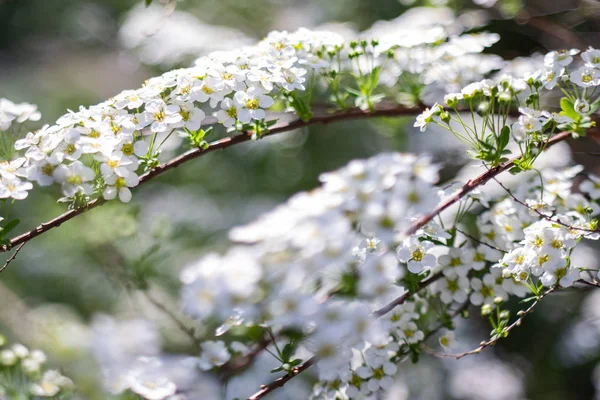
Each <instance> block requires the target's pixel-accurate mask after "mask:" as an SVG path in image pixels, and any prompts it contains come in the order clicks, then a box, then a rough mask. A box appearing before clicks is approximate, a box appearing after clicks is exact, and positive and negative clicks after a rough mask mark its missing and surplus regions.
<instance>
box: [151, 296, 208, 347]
mask: <svg viewBox="0 0 600 400" xmlns="http://www.w3.org/2000/svg"><path fill="white" fill-rule="evenodd" d="M144 295H145V296H146V298H147V299H148V301H149V302H150V303H152V305H154V307H156V308H158V309H159V310H160V311H162V312H163V313H164V314H165V315H166V316H167V317H169V319H171V321H173V323H175V325H177V327H178V328H179V329H180V330H181V331H182V332H183V333H185V334H186V335H187V336H188V337H189V338H190V340H191V341H192V342H193V343H194V344H195V345H196V346H197V347H200V343H201V341H200V339H199V338H198V337H197V336H196V332H195V330H194V328H191V327H189V326H188V325H187V324H186V323H185V322H183V321H182V320H181V318H179V316H178V315H176V314H175V313H174V312H173V311H172V310H170V309H169V308H168V307H167V306H165V305H164V304H162V303H161V302H160V301H159V300H158V299H156V298H155V297H154V296H153V295H151V294H150V293H148V291H144Z"/></svg>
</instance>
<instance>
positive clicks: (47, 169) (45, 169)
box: [42, 164, 54, 176]
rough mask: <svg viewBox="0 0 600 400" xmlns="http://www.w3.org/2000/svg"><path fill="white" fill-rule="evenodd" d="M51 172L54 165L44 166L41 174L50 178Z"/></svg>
mask: <svg viewBox="0 0 600 400" xmlns="http://www.w3.org/2000/svg"><path fill="white" fill-rule="evenodd" d="M53 172H54V165H52V164H46V165H44V166H43V167H42V173H43V174H44V175H48V176H52V173H53Z"/></svg>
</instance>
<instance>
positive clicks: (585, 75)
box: [569, 66, 600, 88]
mask: <svg viewBox="0 0 600 400" xmlns="http://www.w3.org/2000/svg"><path fill="white" fill-rule="evenodd" d="M569 78H570V79H571V82H573V83H574V84H576V85H577V86H580V87H583V88H587V87H592V86H598V85H599V84H600V77H598V76H597V70H596V69H595V68H591V67H586V66H583V67H580V68H578V69H576V70H575V71H573V72H571V74H570V75H569Z"/></svg>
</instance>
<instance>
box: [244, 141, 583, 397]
mask: <svg viewBox="0 0 600 400" xmlns="http://www.w3.org/2000/svg"><path fill="white" fill-rule="evenodd" d="M570 135H571V133H570V132H560V133H558V134H556V135H554V136H553V137H552V138H550V140H549V141H548V143H547V144H546V148H549V147H550V146H553V145H555V144H556V143H559V142H562V141H564V140H566V139H567V138H568V137H569V136H570ZM517 159H518V158H515V159H513V160H511V161H508V162H506V163H504V164H501V165H499V166H497V167H494V168H491V169H488V170H487V171H486V172H484V173H482V174H480V175H479V176H477V177H476V178H474V179H472V180H469V181H468V182H467V183H466V184H465V185H464V186H463V187H462V188H461V189H460V190H458V191H457V192H456V193H454V194H453V195H452V196H449V197H448V198H447V199H446V200H444V201H443V202H441V203H440V204H438V206H437V207H436V208H435V209H434V210H433V211H432V212H430V213H429V214H427V215H424V216H423V217H421V218H419V219H417V220H416V221H415V222H413V223H412V225H411V226H410V227H409V228H408V229H407V230H406V232H405V236H410V235H412V234H413V233H415V232H416V231H418V230H419V229H421V228H422V227H424V226H425V225H427V223H429V221H431V220H432V219H433V218H435V217H436V216H437V215H438V214H440V213H441V212H442V211H444V210H446V209H447V208H448V207H450V206H451V205H453V204H454V203H456V202H458V201H460V200H461V199H462V198H463V197H465V196H466V195H467V194H469V193H470V192H471V191H473V190H474V189H475V188H477V187H478V186H481V185H485V184H486V183H487V182H488V181H489V180H490V179H492V178H494V177H496V176H497V175H499V174H501V173H502V172H504V171H507V170H509V169H510V168H512V167H513V166H514V165H515V164H514V162H515V160H517ZM440 277H441V273H437V274H435V275H433V276H432V277H431V278H430V279H428V280H427V281H424V282H421V283H420V284H419V287H418V290H417V291H420V290H422V289H424V288H425V287H427V286H429V285H430V284H431V283H433V282H435V281H436V280H437V279H439V278H440ZM552 290H554V289H552ZM548 293H549V292H546V293H544V294H543V295H542V296H540V298H539V299H538V300H536V302H535V303H534V304H533V305H532V307H530V308H529V309H528V310H527V311H526V313H529V312H531V311H532V310H533V307H535V305H537V303H538V302H539V300H541V299H542V298H543V297H544V296H545V295H546V294H548ZM410 296H412V293H405V294H403V295H402V296H400V297H398V298H396V299H394V300H393V301H391V302H390V303H389V304H387V305H385V306H384V307H382V308H380V309H379V310H377V311H375V312H374V313H373V315H374V316H376V317H381V316H383V315H385V314H387V313H388V312H390V311H391V310H393V309H394V308H395V307H396V306H398V305H400V304H402V303H404V302H405V301H406V300H407V299H408V298H409V297H410ZM520 320H521V318H519V320H518V321H520ZM519 323H520V322H519ZM513 325H514V324H513ZM513 325H511V326H510V327H509V328H510V329H508V328H507V329H508V330H509V331H510V330H511V329H512V328H513ZM484 344H485V343H484ZM482 345H483V344H482ZM490 345H491V344H487V345H486V346H485V347H487V346H490ZM318 361H319V359H318V357H317V356H314V357H312V358H310V359H309V360H308V361H306V362H305V363H303V364H300V365H299V366H298V367H297V368H295V369H294V370H292V373H291V374H288V375H285V376H283V377H281V378H279V379H277V380H275V381H273V382H271V383H270V384H268V385H263V386H261V390H260V391H259V392H257V393H255V394H254V395H252V396H251V397H249V398H248V400H256V399H260V398H262V397H263V396H264V395H266V394H268V393H270V392H272V391H273V390H275V389H277V388H279V387H281V386H283V385H285V384H286V382H288V381H289V380H290V379H292V378H294V377H295V376H296V375H298V374H299V373H300V372H302V371H304V370H306V369H308V368H310V367H311V366H312V365H314V364H316V363H317V362H318Z"/></svg>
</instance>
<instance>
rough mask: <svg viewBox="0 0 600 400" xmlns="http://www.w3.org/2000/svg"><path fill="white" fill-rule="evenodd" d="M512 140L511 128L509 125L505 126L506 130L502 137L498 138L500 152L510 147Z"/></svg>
mask: <svg viewBox="0 0 600 400" xmlns="http://www.w3.org/2000/svg"><path fill="white" fill-rule="evenodd" d="M509 140H510V128H509V127H508V125H505V126H504V128H502V130H501V131H500V136H498V150H499V151H502V150H504V149H505V148H506V146H507V145H508V142H509Z"/></svg>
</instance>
